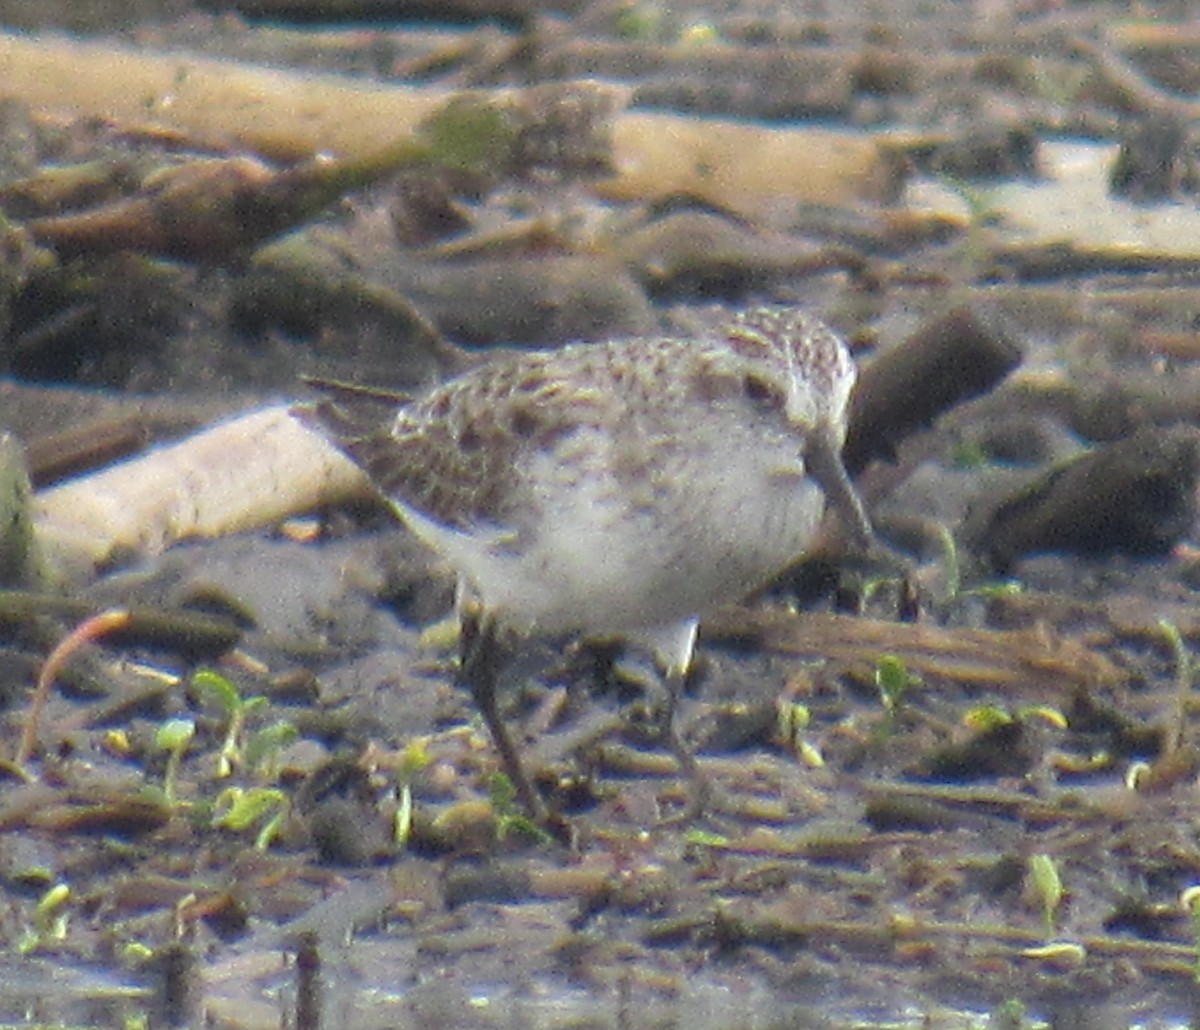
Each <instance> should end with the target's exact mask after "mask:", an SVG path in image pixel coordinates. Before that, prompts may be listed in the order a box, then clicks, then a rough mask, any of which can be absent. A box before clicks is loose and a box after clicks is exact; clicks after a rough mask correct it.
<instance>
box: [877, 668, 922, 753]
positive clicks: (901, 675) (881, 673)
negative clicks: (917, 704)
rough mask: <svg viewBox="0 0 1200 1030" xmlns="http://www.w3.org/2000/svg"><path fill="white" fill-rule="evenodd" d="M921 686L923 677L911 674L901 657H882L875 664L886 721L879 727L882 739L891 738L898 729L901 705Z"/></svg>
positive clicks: (878, 688)
mask: <svg viewBox="0 0 1200 1030" xmlns="http://www.w3.org/2000/svg"><path fill="white" fill-rule="evenodd" d="M920 685H921V677H920V676H918V675H917V674H916V673H914V672H910V671H909V669H908V666H907V665H906V664H905V662H904V659H903V658H901V657H900V656H899V655H894V654H885V655H882V656H881V657H880V658H879V660H878V661H876V663H875V688H876V689H877V690H878V691H879V698H880V700H881V701H882V702H883V710H884V720H883V722H882V724H881V725H880V727H879V731H878V733H879V736H880V737H881V738H884V737H889V736H891V734H892V733H893V731H894V730H895V728H896V719H897V718H898V717H899V715H900V708H901V705H902V704H903V703H904V699H905V698H906V697H907V696H908V694H909V691H911V690H912V688H913V687H917V686H920Z"/></svg>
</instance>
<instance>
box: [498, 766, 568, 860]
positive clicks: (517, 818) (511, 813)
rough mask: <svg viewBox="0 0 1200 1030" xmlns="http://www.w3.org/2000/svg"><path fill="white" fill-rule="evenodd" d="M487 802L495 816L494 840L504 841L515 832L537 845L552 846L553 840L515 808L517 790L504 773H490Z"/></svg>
mask: <svg viewBox="0 0 1200 1030" xmlns="http://www.w3.org/2000/svg"><path fill="white" fill-rule="evenodd" d="M488 801H489V802H490V803H491V806H492V811H493V812H494V813H495V815H496V838H497V839H498V840H504V838H505V837H507V836H508V835H509V834H510V833H512V832H513V831H516V832H517V833H520V834H522V835H523V836H525V837H529V838H531V839H532V840H535V841H537V842H538V843H539V844H553V843H554V838H553V837H551V836H550V834H549V833H547V832H546V831H545V830H543V829H542V828H541V827H540V826H538V824H537V823H535V822H534V821H533V820H532V819H530V818H529V816H527V815H525V814H524V812H523V811H522V810H521V809H520V808H519V807H518V806H517V788H516V787H514V786H513V782H512V780H510V779H509V778H508V777H507V776H505V775H504V773H501V772H497V773H492V775H491V777H489V779H488Z"/></svg>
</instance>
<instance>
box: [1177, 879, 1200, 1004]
mask: <svg viewBox="0 0 1200 1030" xmlns="http://www.w3.org/2000/svg"><path fill="white" fill-rule="evenodd" d="M1179 904H1180V905H1182V906H1183V910H1184V911H1185V912H1186V913H1187V914H1188V918H1189V919H1190V920H1191V923H1192V941H1193V943H1194V944H1195V947H1196V957H1195V958H1194V959H1193V960H1192V979H1193V980H1195V981H1196V983H1198V984H1200V884H1193V885H1192V886H1191V887H1188V888H1187V889H1186V890H1185V891H1183V893H1182V894H1180V895H1179Z"/></svg>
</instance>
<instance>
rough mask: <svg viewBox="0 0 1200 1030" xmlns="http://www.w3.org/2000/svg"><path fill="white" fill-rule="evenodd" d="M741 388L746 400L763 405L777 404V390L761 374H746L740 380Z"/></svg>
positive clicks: (778, 398)
mask: <svg viewBox="0 0 1200 1030" xmlns="http://www.w3.org/2000/svg"><path fill="white" fill-rule="evenodd" d="M742 389H743V391H745V394H746V397H747V399H748V400H751V401H753V402H754V403H755V404H758V405H761V406H763V407H775V406H777V405H778V404H779V400H780V396H779V391H778V390H776V389H775V387H774V386H772V385H771V383H769V382H767V380H765V379H763V378H762V377H761V376H753V375H751V376H746V378H745V379H743V380H742Z"/></svg>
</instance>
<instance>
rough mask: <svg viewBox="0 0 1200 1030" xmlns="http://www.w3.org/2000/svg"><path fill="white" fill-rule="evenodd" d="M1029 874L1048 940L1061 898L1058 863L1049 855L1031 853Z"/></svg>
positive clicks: (1052, 930)
mask: <svg viewBox="0 0 1200 1030" xmlns="http://www.w3.org/2000/svg"><path fill="white" fill-rule="evenodd" d="M1029 876H1030V881H1031V882H1032V884H1033V890H1034V893H1035V894H1036V895H1037V897H1038V900H1039V901H1040V902H1041V904H1042V923H1043V925H1044V926H1045V929H1046V939H1047V940H1049V939H1050V938H1052V937H1053V936H1054V928H1055V923H1056V921H1057V919H1058V908H1059V906H1060V905H1061V904H1062V899H1063V885H1062V879H1061V877H1060V876H1059V875H1058V864H1057V863H1056V862H1055V861H1054V859H1052V858H1051V857H1050V856H1049V855H1044V854H1038V855H1032V856H1030V859H1029Z"/></svg>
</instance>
